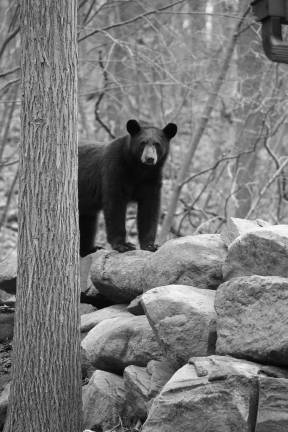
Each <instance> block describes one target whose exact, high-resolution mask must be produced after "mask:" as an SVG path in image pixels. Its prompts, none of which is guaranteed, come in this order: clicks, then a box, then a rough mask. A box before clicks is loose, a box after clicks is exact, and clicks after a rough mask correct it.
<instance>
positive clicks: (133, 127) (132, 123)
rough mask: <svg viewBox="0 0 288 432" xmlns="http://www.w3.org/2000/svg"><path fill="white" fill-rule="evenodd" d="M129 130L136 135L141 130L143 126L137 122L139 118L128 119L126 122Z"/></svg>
mask: <svg viewBox="0 0 288 432" xmlns="http://www.w3.org/2000/svg"><path fill="white" fill-rule="evenodd" d="M126 128H127V131H128V132H129V134H130V135H132V136H133V135H136V134H137V133H138V132H140V130H141V126H140V125H139V123H138V122H137V120H128V122H127V124H126Z"/></svg>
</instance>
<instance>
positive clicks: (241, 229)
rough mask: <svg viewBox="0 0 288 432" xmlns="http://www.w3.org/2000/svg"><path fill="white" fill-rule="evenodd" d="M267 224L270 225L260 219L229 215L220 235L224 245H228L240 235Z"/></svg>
mask: <svg viewBox="0 0 288 432" xmlns="http://www.w3.org/2000/svg"><path fill="white" fill-rule="evenodd" d="M269 226H272V225H271V224H270V223H269V222H266V221H264V220H262V219H254V220H251V219H240V218H233V217H230V218H228V221H227V223H226V225H225V226H224V228H223V230H222V232H221V234H220V235H221V238H222V240H223V241H224V243H225V244H226V246H230V244H231V243H232V242H233V241H234V240H235V239H236V238H237V237H239V236H240V235H243V234H246V233H247V232H250V231H256V230H257V229H259V228H263V227H269Z"/></svg>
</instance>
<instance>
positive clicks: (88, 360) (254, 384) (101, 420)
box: [0, 219, 288, 432]
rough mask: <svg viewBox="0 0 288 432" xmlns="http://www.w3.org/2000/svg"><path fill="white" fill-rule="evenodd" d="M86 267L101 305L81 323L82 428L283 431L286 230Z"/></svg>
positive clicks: (213, 238) (238, 233)
mask: <svg viewBox="0 0 288 432" xmlns="http://www.w3.org/2000/svg"><path fill="white" fill-rule="evenodd" d="M86 260H91V261H92V266H91V272H90V276H91V279H90V276H89V277H88V279H87V274H88V270H89V267H90V262H88V261H83V262H82V286H83V293H84V294H85V299H86V300H87V299H89V301H90V302H91V303H93V304H96V303H97V302H98V301H99V298H102V300H101V301H102V302H103V303H102V304H105V301H104V300H103V299H106V301H107V304H109V303H110V306H106V307H104V308H101V309H98V310H94V311H91V312H89V313H85V314H83V315H82V316H81V333H82V353H83V375H84V379H85V385H84V386H83V410H84V427H85V428H86V429H89V430H95V431H103V432H104V431H106V430H110V429H112V428H115V427H116V426H117V425H118V424H119V421H120V419H121V422H124V424H125V422H127V424H131V423H138V424H139V420H140V421H141V422H142V423H144V424H143V428H142V432H170V431H171V432H172V431H173V432H174V431H177V432H182V431H183V432H184V431H185V432H187V431H188V430H193V431H194V432H198V431H201V432H202V430H207V431H208V430H209V431H213V432H232V431H233V432H237V431H239V432H240V431H241V432H242V431H244V432H245V431H247V432H252V431H255V432H268V431H271V432H284V431H286V430H288V368H287V366H288V355H287V353H288V337H287V334H288V312H287V311H288V279H287V278H288V265H287V263H288V226H281V225H278V226H270V225H269V224H267V223H265V222H263V221H247V220H245V221H244V220H239V219H231V220H230V221H229V223H228V224H227V226H226V228H225V231H224V232H223V233H222V234H221V236H220V235H217V234H199V235H195V236H188V237H183V238H181V239H176V240H170V241H168V242H167V243H165V245H163V246H162V247H161V248H160V249H159V250H158V251H157V252H155V253H150V252H144V251H132V252H127V253H125V254H119V253H117V252H115V251H106V250H102V251H98V252H97V253H95V254H94V255H93V256H92V257H91V256H90V257H87V258H86ZM87 262H88V264H87ZM87 280H88V284H87ZM91 281H92V282H93V286H92V285H91V283H92V282H91ZM99 296H100V297H99ZM98 307H100V306H99V303H98ZM0 401H1V398H0Z"/></svg>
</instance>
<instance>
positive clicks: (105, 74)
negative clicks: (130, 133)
mask: <svg viewBox="0 0 288 432" xmlns="http://www.w3.org/2000/svg"><path fill="white" fill-rule="evenodd" d="M99 66H100V68H101V69H102V71H103V78H104V86H103V91H102V92H101V93H100V94H99V97H98V99H97V101H96V103H95V109H94V113H95V119H96V121H97V122H98V123H99V124H100V125H101V126H102V127H103V129H105V130H106V132H107V133H108V134H109V136H110V138H112V139H114V138H115V135H114V134H113V132H112V131H111V130H110V128H109V127H108V126H107V125H106V124H105V123H104V122H103V120H102V119H101V118H100V115H99V107H100V103H101V101H102V99H103V97H104V96H105V90H106V87H107V85H108V74H107V70H106V68H105V66H104V63H103V59H102V52H101V51H99Z"/></svg>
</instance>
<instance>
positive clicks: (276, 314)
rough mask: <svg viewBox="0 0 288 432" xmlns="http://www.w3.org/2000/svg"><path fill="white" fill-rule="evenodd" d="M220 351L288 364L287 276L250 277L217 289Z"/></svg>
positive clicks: (216, 304) (268, 361)
mask: <svg viewBox="0 0 288 432" xmlns="http://www.w3.org/2000/svg"><path fill="white" fill-rule="evenodd" d="M215 309H216V313H217V345H216V351H217V353H218V354H229V355H232V356H235V357H241V358H247V359H253V360H256V361H260V362H262V363H268V364H269V363H271V364H276V365H284V366H287V365H288V339H287V334H288V314H287V310H288V279H286V278H280V277H277V276H266V277H264V276H257V275H255V276H249V277H242V278H235V279H231V280H230V281H228V282H225V283H223V284H222V285H221V286H220V287H219V288H218V290H217V293H216V299H215Z"/></svg>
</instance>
